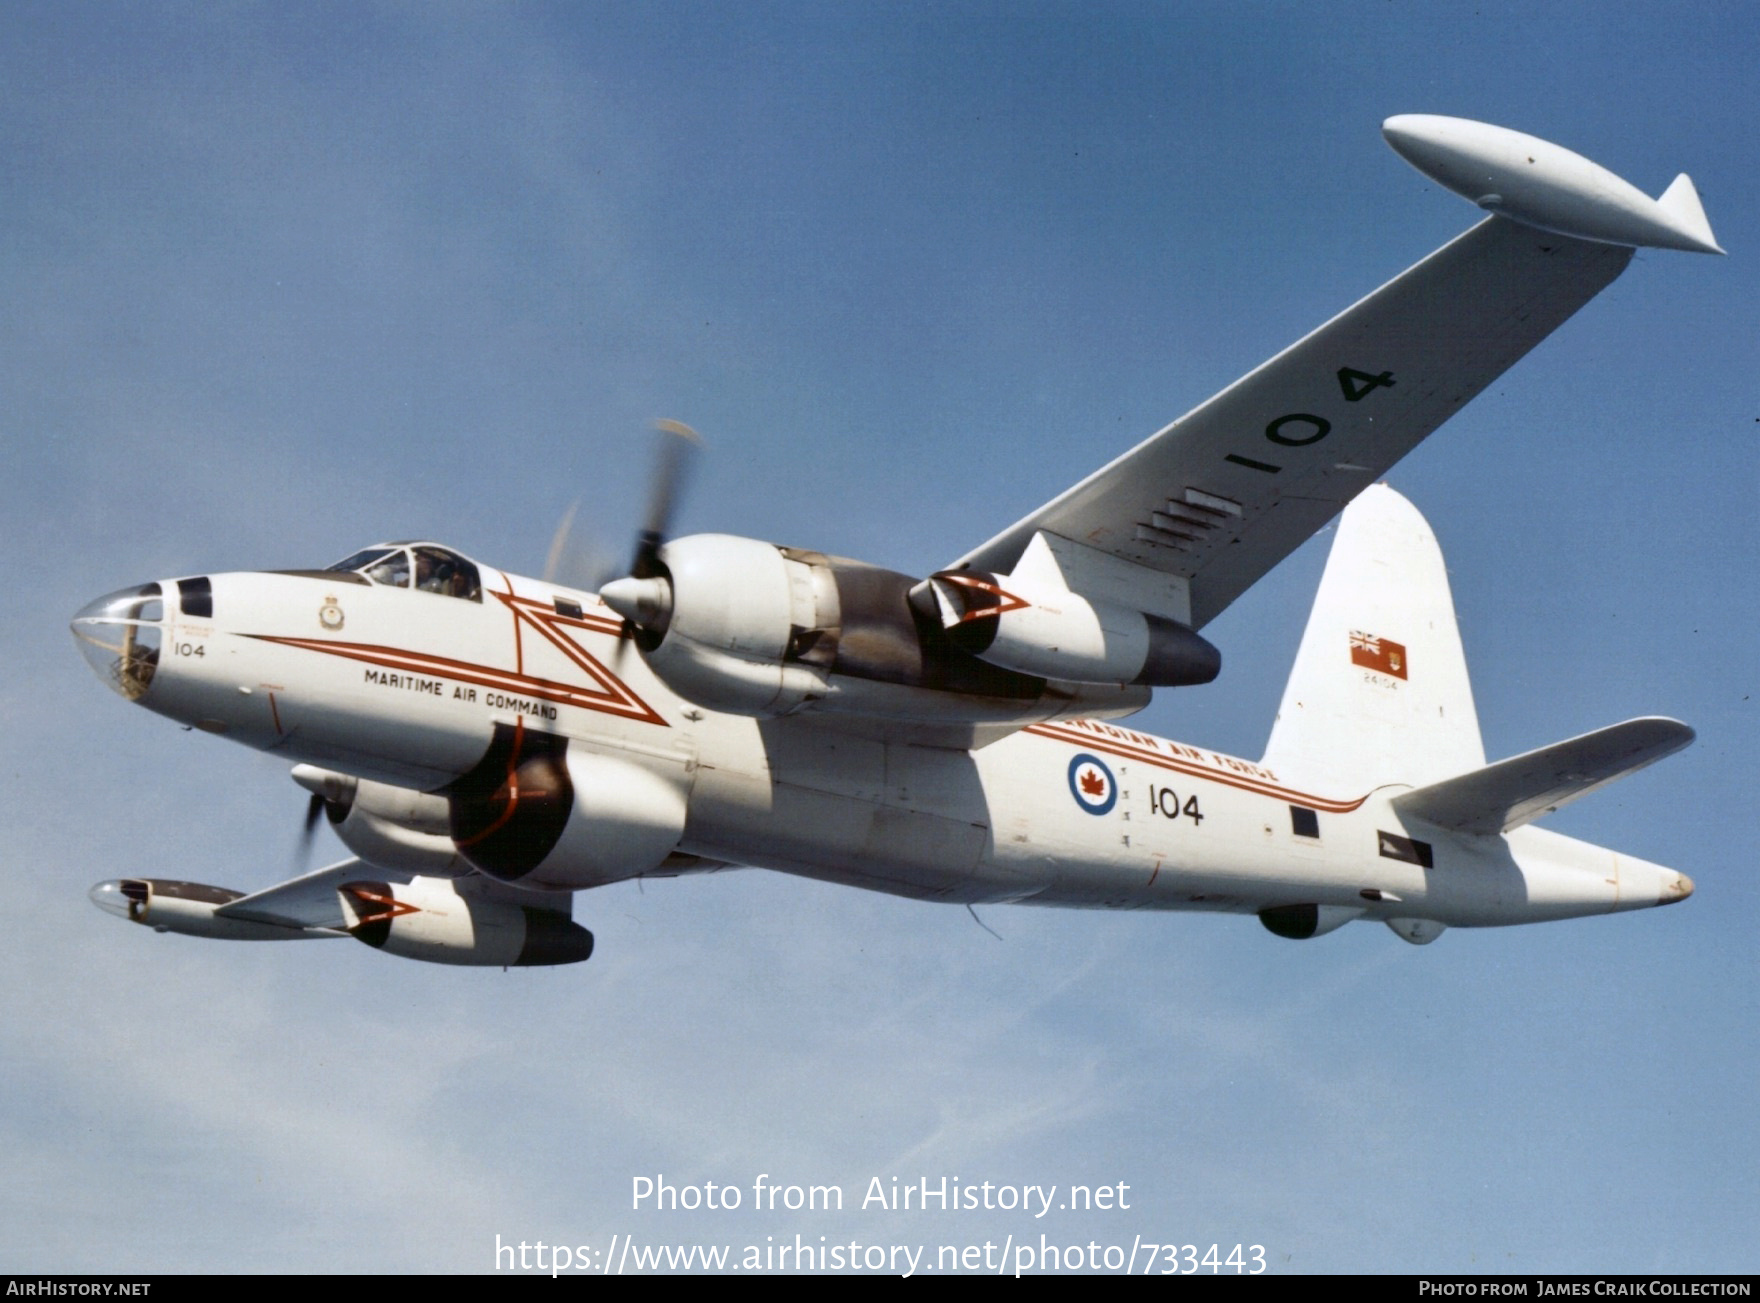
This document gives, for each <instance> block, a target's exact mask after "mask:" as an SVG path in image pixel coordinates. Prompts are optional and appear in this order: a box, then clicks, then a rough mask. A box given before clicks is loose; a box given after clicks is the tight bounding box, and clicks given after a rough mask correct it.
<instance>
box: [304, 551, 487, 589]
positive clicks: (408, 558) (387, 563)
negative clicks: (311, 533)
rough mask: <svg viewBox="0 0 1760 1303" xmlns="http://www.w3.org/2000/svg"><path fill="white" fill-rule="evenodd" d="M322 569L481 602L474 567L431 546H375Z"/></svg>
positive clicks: (375, 581)
mask: <svg viewBox="0 0 1760 1303" xmlns="http://www.w3.org/2000/svg"><path fill="white" fill-rule="evenodd" d="M324 569H325V571H327V572H332V571H333V572H339V573H349V572H352V573H354V574H357V575H362V576H364V577H365V578H366V579H368V580H369V581H371V582H372V583H375V584H380V585H382V586H384V587H386V588H415V589H419V590H420V591H422V592H424V593H439V594H441V595H442V596H443V597H462V598H464V599H465V600H467V601H471V602H480V601H482V600H483V589H482V585H481V583H480V582H479V580H478V577H477V566H476V563H475V562H474V561H472V560H470V559H469V558H468V557H463V556H460V555H459V554H458V553H457V552H454V551H453V550H452V549H451V548H446V547H440V546H438V545H436V544H433V543H378V544H375V545H374V546H372V547H369V548H363V549H362V550H361V551H359V552H356V553H355V554H354V555H353V556H350V557H344V558H343V559H342V560H340V561H338V562H337V563H336V564H335V565H333V566H325V567H324Z"/></svg>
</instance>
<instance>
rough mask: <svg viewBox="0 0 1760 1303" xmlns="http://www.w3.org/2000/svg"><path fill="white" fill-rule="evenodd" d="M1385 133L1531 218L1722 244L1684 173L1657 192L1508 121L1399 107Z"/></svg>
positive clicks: (1480, 201) (1564, 230) (1625, 236)
mask: <svg viewBox="0 0 1760 1303" xmlns="http://www.w3.org/2000/svg"><path fill="white" fill-rule="evenodd" d="M1381 134H1382V135H1383V136H1384V137H1385V138H1386V140H1387V143H1388V144H1389V145H1391V146H1392V147H1393V150H1394V152H1395V153H1396V154H1398V155H1399V156H1400V157H1401V158H1403V159H1405V160H1406V162H1408V163H1410V164H1411V165H1412V166H1413V167H1415V168H1417V169H1418V171H1420V172H1422V173H1423V174H1424V175H1425V176H1427V177H1429V178H1430V179H1431V180H1432V181H1434V182H1436V183H1437V184H1438V185H1440V186H1442V187H1444V188H1445V189H1448V190H1452V191H1454V193H1455V194H1457V195H1460V196H1462V197H1463V198H1465V199H1469V200H1471V201H1472V202H1473V203H1475V204H1477V205H1478V206H1479V207H1480V208H1483V209H1485V210H1486V211H1487V212H1492V213H1496V214H1498V215H1499V216H1502V217H1507V218H1509V219H1510V220H1512V221H1516V222H1521V223H1522V224H1524V225H1526V226H1534V227H1538V228H1539V229H1540V230H1543V231H1552V232H1554V233H1555V234H1558V235H1569V236H1574V237H1575V238H1577V239H1579V240H1592V241H1594V242H1596V243H1598V244H1621V245H1627V246H1631V247H1641V248H1657V249H1680V250H1684V251H1686V252H1688V253H1722V252H1723V250H1722V249H1721V248H1720V247H1719V246H1718V243H1717V239H1716V237H1715V236H1713V235H1712V234H1711V224H1710V222H1708V221H1707V220H1706V218H1705V209H1704V207H1703V206H1702V205H1701V204H1700V202H1699V194H1698V192H1697V191H1696V190H1695V189H1694V188H1693V183H1692V181H1691V180H1690V179H1688V177H1687V175H1686V174H1685V173H1684V172H1683V173H1682V174H1681V175H1680V176H1678V177H1676V178H1675V180H1674V183H1673V184H1672V185H1670V186H1669V187H1668V189H1667V190H1665V191H1663V192H1662V195H1661V197H1660V198H1657V199H1652V198H1650V196H1649V195H1647V194H1645V193H1644V192H1643V191H1642V190H1639V189H1638V188H1637V187H1636V186H1634V185H1632V184H1631V183H1630V182H1629V181H1626V180H1623V179H1622V178H1620V177H1618V176H1615V175H1614V174H1613V173H1612V172H1610V171H1608V170H1607V169H1606V168H1604V167H1602V166H1601V165H1600V164H1599V163H1593V162H1591V161H1590V160H1588V159H1586V158H1584V157H1583V156H1582V155H1581V154H1576V153H1573V152H1571V151H1570V150H1568V149H1565V148H1564V147H1563V146H1561V145H1554V144H1552V143H1550V142H1549V141H1545V140H1541V139H1540V138H1539V137H1537V136H1529V135H1524V134H1523V133H1522V132H1519V131H1511V130H1510V129H1509V128H1507V127H1494V126H1492V125H1491V124H1490V123H1486V122H1473V121H1470V120H1468V119H1466V118H1448V117H1439V116H1437V115H1435V114H1431V113H1402V114H1400V115H1398V116H1397V117H1391V118H1389V119H1387V121H1386V122H1384V123H1383V124H1382V126H1381Z"/></svg>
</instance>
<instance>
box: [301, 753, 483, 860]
mask: <svg viewBox="0 0 1760 1303" xmlns="http://www.w3.org/2000/svg"><path fill="white" fill-rule="evenodd" d="M293 780H294V782H296V783H298V784H299V785H300V786H301V787H303V788H305V789H306V790H307V791H308V792H312V793H314V794H315V795H318V796H321V797H323V798H324V817H325V818H326V819H328V820H329V822H330V826H331V827H332V828H334V829H335V830H336V835H337V836H338V837H339V838H341V839H342V844H343V845H344V846H347V847H348V849H349V850H351V851H353V852H354V853H355V854H356V855H357V856H359V857H360V858H361V859H362V860H364V861H366V862H367V863H368V864H377V865H378V866H379V867H380V868H382V869H395V870H398V871H400V872H403V873H421V874H426V875H428V876H430V877H447V878H450V877H456V876H457V875H459V874H461V873H468V872H470V865H468V864H466V863H465V862H464V861H463V860H462V859H460V857H459V854H458V848H457V847H455V846H454V845H453V844H452V837H451V828H450V818H451V811H450V807H449V806H448V804H447V800H446V798H445V797H444V796H436V795H434V794H433V793H430V792H418V791H416V790H415V789H413V788H409V787H395V786H393V785H392V784H390V783H378V782H374V781H372V780H371V779H366V778H355V777H354V776H353V775H351V774H339V773H337V772H335V771H334V770H330V769H320V768H318V767H317V766H316V765H295V766H294V767H293Z"/></svg>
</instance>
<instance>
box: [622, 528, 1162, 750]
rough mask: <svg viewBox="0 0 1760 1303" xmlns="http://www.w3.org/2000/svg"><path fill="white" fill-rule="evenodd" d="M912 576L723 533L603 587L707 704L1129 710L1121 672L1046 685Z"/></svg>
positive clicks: (690, 542) (779, 708)
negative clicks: (984, 653)
mask: <svg viewBox="0 0 1760 1303" xmlns="http://www.w3.org/2000/svg"><path fill="white" fill-rule="evenodd" d="M919 587H920V585H919V584H918V581H916V580H914V579H912V578H911V577H910V576H908V575H904V574H899V573H897V572H896V571H891V570H884V569H881V568H880V567H878V566H871V565H867V564H865V563H863V562H859V561H850V560H846V559H843V558H840V557H830V556H826V555H825V554H823V553H820V552H809V551H803V550H801V549H798V548H786V547H778V546H776V545H775V544H772V543H762V542H758V541H757V540H755V539H748V538H736V537H733V536H731V535H725V534H697V535H692V536H690V537H688V538H681V539H674V540H673V541H671V542H669V543H667V544H665V545H664V546H663V547H661V548H660V549H659V552H658V553H657V561H656V565H655V573H653V574H650V575H647V576H644V577H642V578H634V577H632V578H629V579H622V580H618V581H617V582H615V583H612V584H608V585H606V586H605V588H604V589H603V590H601V593H600V595H601V596H602V597H603V598H604V599H605V601H606V603H607V604H608V605H610V606H611V607H612V608H613V609H614V610H616V611H617V612H618V613H619V614H621V615H623V616H624V617H625V618H626V619H628V620H629V621H630V622H631V624H632V625H633V626H634V628H635V631H636V641H637V644H638V645H639V646H640V647H641V650H642V655H643V657H644V658H645V659H646V661H647V663H648V666H649V668H650V669H652V670H653V671H654V673H655V674H657V675H659V677H660V678H661V679H662V680H663V681H665V683H666V685H667V686H668V687H670V688H671V689H672V690H673V691H675V692H677V693H678V694H679V695H680V696H683V697H685V698H687V699H688V700H690V701H692V702H694V703H696V704H697V705H700V706H706V707H708V708H709V709H711V710H719V711H726V712H728V713H730V714H738V715H749V716H759V717H770V716H777V715H786V714H790V713H793V712H795V711H799V710H808V709H811V710H819V711H826V712H840V713H851V714H861V715H872V716H884V717H890V718H900V719H920V720H928V721H936V722H942V721H945V720H946V719H947V718H948V717H949V715H948V703H947V696H946V695H945V694H953V695H957V696H958V697H960V698H961V699H962V700H961V704H960V706H959V707H958V708H957V717H958V718H960V719H964V720H968V721H973V722H987V721H996V722H1017V723H1018V722H1030V721H1034V720H1039V719H1046V718H1051V717H1053V716H1061V715H1075V714H1081V715H1090V716H1096V717H1105V716H1108V715H1120V714H1128V713H1131V712H1132V711H1135V710H1139V709H1141V708H1142V706H1143V705H1144V704H1145V703H1146V702H1147V700H1148V697H1147V694H1146V693H1143V692H1141V691H1139V690H1137V689H1134V688H1121V687H1119V686H1118V685H1117V684H1111V683H1109V684H1104V685H1098V686H1094V687H1089V686H1087V685H1081V686H1073V687H1072V685H1071V684H1070V683H1068V682H1067V681H1066V682H1059V683H1055V684H1054V683H1050V682H1048V677H1049V676H1046V675H1042V674H1037V673H1028V672H1023V671H1020V670H1017V669H1014V668H1011V667H1007V666H1004V665H1001V664H995V663H991V662H990V661H987V660H984V659H980V658H978V657H976V656H973V655H972V654H971V653H970V652H969V651H967V650H965V649H964V648H963V647H961V646H960V645H959V644H958V643H957V642H956V641H955V640H954V639H953V638H952V637H950V636H949V634H948V633H947V631H946V629H945V628H944V627H943V625H942V621H941V620H940V619H939V618H938V617H937V615H936V612H935V609H934V603H933V602H932V601H931V602H929V603H927V604H924V603H922V602H920V601H913V596H912V595H913V591H914V590H917V589H918V588H919Z"/></svg>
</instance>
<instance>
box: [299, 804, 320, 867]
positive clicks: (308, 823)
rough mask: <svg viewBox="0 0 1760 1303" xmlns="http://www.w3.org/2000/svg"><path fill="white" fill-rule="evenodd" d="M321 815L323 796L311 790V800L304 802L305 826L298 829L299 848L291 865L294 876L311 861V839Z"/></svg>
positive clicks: (316, 832) (316, 830) (313, 836)
mask: <svg viewBox="0 0 1760 1303" xmlns="http://www.w3.org/2000/svg"><path fill="white" fill-rule="evenodd" d="M323 817H324V798H323V797H322V796H321V795H319V794H318V793H317V792H313V793H312V798H311V800H309V801H307V802H306V817H305V826H304V827H302V828H301V829H300V834H299V850H298V852H297V854H296V856H295V858H294V865H293V869H294V874H295V876H298V875H299V874H301V873H304V872H305V871H306V867H307V866H308V865H309V864H310V863H311V861H312V841H313V839H314V838H315V837H317V835H318V821H319V820H321V819H322V818H323Z"/></svg>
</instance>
